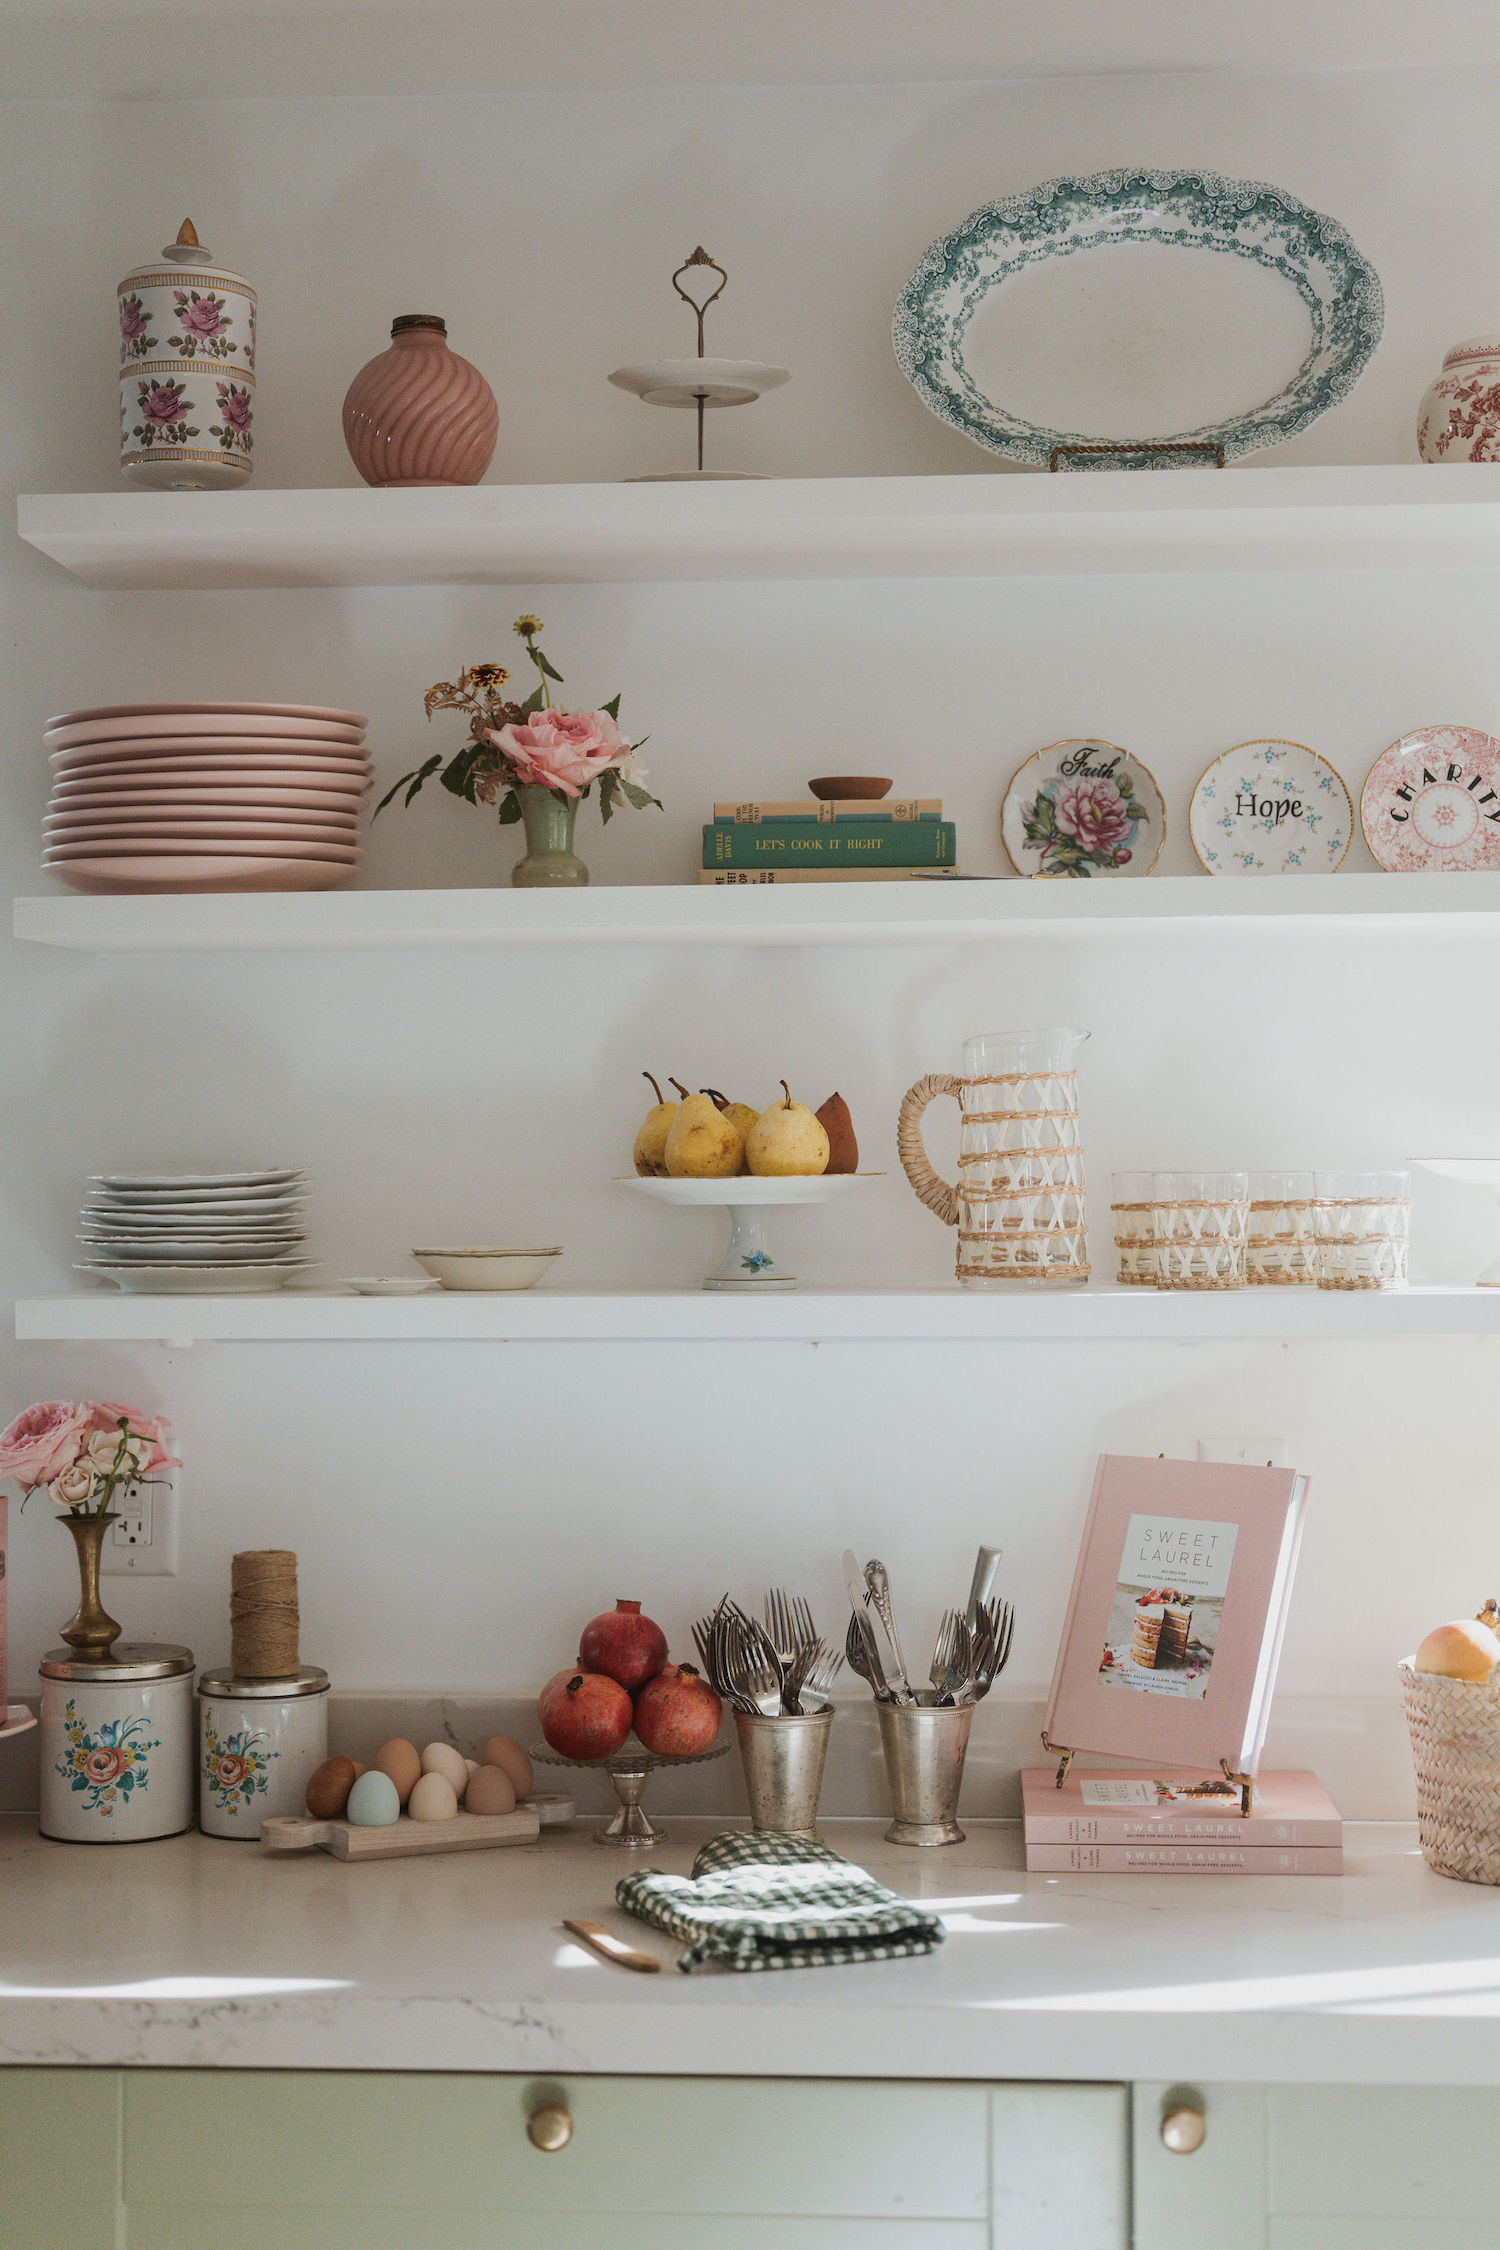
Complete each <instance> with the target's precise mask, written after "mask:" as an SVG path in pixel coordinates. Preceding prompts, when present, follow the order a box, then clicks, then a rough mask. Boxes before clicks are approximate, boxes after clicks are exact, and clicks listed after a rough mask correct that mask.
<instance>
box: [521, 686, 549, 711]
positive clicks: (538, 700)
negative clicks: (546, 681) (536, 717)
mask: <svg viewBox="0 0 1500 2250" xmlns="http://www.w3.org/2000/svg"><path fill="white" fill-rule="evenodd" d="M546 700H547V699H546V697H545V696H544V695H543V693H542V691H541V689H540V688H539V687H536V688H533V689H532V691H531V693H530V695H528V696H527V698H526V701H525V702H524V703H523V704H522V705H521V709H522V710H523V712H524V713H525V714H526V717H527V718H528V719H529V718H530V717H531V714H532V712H533V711H540V709H541V708H542V705H543V703H545V701H546Z"/></svg>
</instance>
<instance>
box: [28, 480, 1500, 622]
mask: <svg viewBox="0 0 1500 2250" xmlns="http://www.w3.org/2000/svg"><path fill="white" fill-rule="evenodd" d="M17 522H18V526H19V529H20V533H21V537H22V538H23V539H25V540H28V541H29V542H30V543H31V545H32V546H34V547H39V548H41V550H42V552H43V553H44V554H47V555H50V556H51V557H52V558H53V560H54V561H55V562H59V563H61V564H62V565H63V567H64V569H66V570H69V571H71V572H72V573H73V575H74V576H75V577H77V578H81V579H82V580H83V581H84V582H85V583H86V584H87V585H90V586H106V587H129V588H134V589H140V588H153V587H184V588H190V589H192V590H194V591H198V590H201V589H202V588H204V587H215V586H219V587H228V586H232V587H249V586H415V585H462V584H468V583H478V584H485V585H516V586H545V585H567V584H580V583H598V582H601V581H606V580H630V581H648V582H649V581H656V582H663V581H675V580H696V579H704V580H706V579H726V578H727V579H736V578H738V579H744V578H780V579H797V578H928V577H938V578H942V577H988V576H994V575H999V576H1004V575H1008V574H1013V573H1020V574H1023V575H1032V574H1036V575H1047V574H1052V573H1058V572H1074V573H1083V574H1088V575H1097V574H1099V573H1115V572H1137V571H1204V570H1337V569H1352V570H1375V569H1452V568H1454V567H1455V566H1457V567H1470V566H1494V565H1496V564H1500V478H1497V477H1496V475H1495V473H1494V470H1493V469H1492V468H1491V467H1488V466H1485V465H1482V464H1481V465H1477V466H1476V465H1473V464H1465V465H1463V466H1448V465H1447V464H1444V465H1442V466H1439V467H1434V466H1431V465H1426V464H1423V463H1419V462H1413V463H1405V464H1402V465H1399V466H1395V467H1374V468H1338V469H1258V468H1244V469H1242V468H1231V469H1223V470H1211V469H1192V470H1182V471H1178V472H1177V473H1175V474H1166V475H1141V474H1139V473H1137V472H1134V471H1130V470H1106V471H1103V472H1091V473H1090V474H1088V475H1086V476H1066V475H1064V476H1044V475H1036V474H1032V475H1027V474H1016V475H1005V474H1002V473H997V472H994V471H985V470H977V471H976V472H975V473H974V474H973V475H972V476H956V477H955V476H933V477H835V478H788V479H786V480H780V479H770V480H767V481H766V482H763V483H762V482H754V481H751V482H746V483H733V482H730V483H723V484H717V483H713V484H703V485H691V484H563V485H558V484H519V485H477V486H473V487H467V488H455V487H436V488H429V489H425V490H424V489H414V490H410V491H381V492H373V491H365V490H362V489H361V490H345V489H330V490H327V491H284V492H277V491H267V490H264V489H257V490H254V491H250V492H123V491H122V492H51V493H28V494H23V495H22V497H21V498H20V500H19V501H18V503H17Z"/></svg>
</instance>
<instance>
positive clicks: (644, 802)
mask: <svg viewBox="0 0 1500 2250" xmlns="http://www.w3.org/2000/svg"><path fill="white" fill-rule="evenodd" d="M620 787H621V788H622V789H623V790H624V792H625V795H626V797H627V798H628V799H629V801H630V803H631V804H632V805H634V807H635V809H636V811H637V812H644V811H645V809H646V807H647V806H648V805H655V807H656V809H657V811H658V812H660V811H661V810H662V809H663V808H662V801H661V799H660V797H653V796H652V794H651V792H650V790H649V789H643V788H642V787H641V785H640V783H639V782H638V781H627V780H626V779H625V778H624V776H623V775H622V776H621V778H620Z"/></svg>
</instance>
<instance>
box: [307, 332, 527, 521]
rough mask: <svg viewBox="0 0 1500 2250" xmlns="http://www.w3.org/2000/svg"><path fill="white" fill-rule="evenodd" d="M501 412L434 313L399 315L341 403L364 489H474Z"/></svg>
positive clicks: (346, 437)
mask: <svg viewBox="0 0 1500 2250" xmlns="http://www.w3.org/2000/svg"><path fill="white" fill-rule="evenodd" d="M499 427H500V410H499V408H498V407H497V406H496V404H495V394H494V392H493V391H492V390H491V389H490V386H489V384H488V383H487V382H486V381H485V379H484V377H483V376H482V375H481V374H480V372H479V370H478V368H477V367H471V366H470V365H469V362H468V361H467V360H466V359H460V358H459V356H458V354H457V352H452V351H450V350H449V349H448V330H447V327H446V325H445V324H444V322H442V321H441V320H439V319H438V318H437V316H436V314H434V313H403V314H402V315H401V318H400V319H399V320H396V321H393V322H392V323H391V343H390V349H389V350H388V351H383V352H382V353H381V354H380V356H379V358H378V359H372V360H371V361H370V363H369V365H368V366H367V367H362V368H361V369H360V371H359V373H358V374H357V375H356V376H355V378H354V381H353V382H352V383H351V384H350V385H349V389H348V392H347V394H346V395H345V398H344V443H345V444H346V445H347V446H348V448H349V452H350V456H351V458H352V460H353V462H354V466H355V467H356V469H358V471H359V473H360V475H361V476H362V477H363V478H364V480H365V483H366V484H478V482H479V480H480V478H481V477H482V476H483V475H484V472H485V470H486V469H487V468H488V467H489V465H490V456H491V455H492V454H493V452H494V450H495V436H496V433H497V431H498V429H499Z"/></svg>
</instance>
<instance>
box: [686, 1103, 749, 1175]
mask: <svg viewBox="0 0 1500 2250" xmlns="http://www.w3.org/2000/svg"><path fill="white" fill-rule="evenodd" d="M698 1091H699V1093H700V1094H707V1096H708V1098H709V1100H710V1101H711V1102H712V1103H713V1105H714V1107H715V1108H716V1109H717V1110H718V1111H719V1112H720V1114H721V1115H722V1116H724V1117H727V1118H728V1119H729V1122H730V1124H731V1125H733V1126H735V1127H737V1128H738V1131H739V1133H740V1137H741V1138H742V1139H743V1140H746V1141H748V1140H749V1138H750V1129H751V1127H752V1126H753V1125H756V1124H758V1123H759V1121H760V1111H759V1110H758V1109H752V1108H751V1107H750V1104H749V1103H748V1102H732V1101H731V1100H730V1099H729V1097H728V1095H727V1094H721V1093H719V1091H718V1090H717V1088H716V1087H713V1086H700V1087H699V1088H698ZM749 1169H750V1159H749V1157H748V1156H742V1157H741V1158H740V1170H741V1171H742V1172H748V1171H749Z"/></svg>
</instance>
